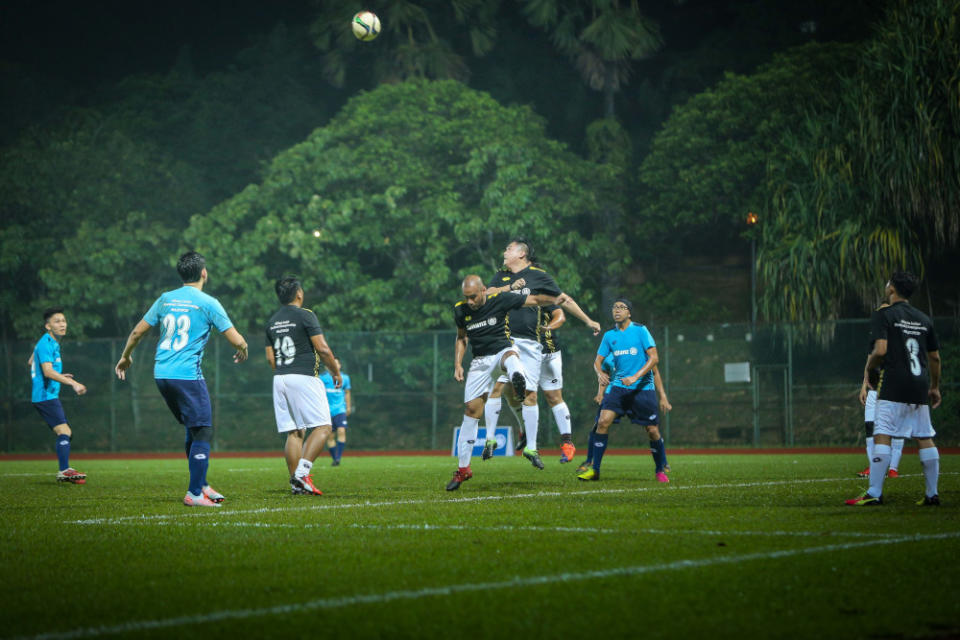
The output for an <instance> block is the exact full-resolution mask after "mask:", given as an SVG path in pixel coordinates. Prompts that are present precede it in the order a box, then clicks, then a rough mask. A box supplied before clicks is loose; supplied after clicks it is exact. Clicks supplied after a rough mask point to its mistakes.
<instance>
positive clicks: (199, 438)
mask: <svg viewBox="0 0 960 640" xmlns="http://www.w3.org/2000/svg"><path fill="white" fill-rule="evenodd" d="M190 436H191V439H192V440H193V441H194V442H210V441H211V440H213V427H190Z"/></svg>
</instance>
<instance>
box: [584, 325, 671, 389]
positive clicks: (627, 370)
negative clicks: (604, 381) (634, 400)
mask: <svg viewBox="0 0 960 640" xmlns="http://www.w3.org/2000/svg"><path fill="white" fill-rule="evenodd" d="M656 346H657V344H656V343H655V342H654V341H653V336H652V335H650V332H649V331H648V330H647V328H646V327H645V326H643V325H642V324H637V323H635V322H631V323H630V325H629V326H628V327H627V328H626V329H623V330H621V329H620V327H614V328H613V329H610V331H607V332H606V333H605V334H603V340H602V341H601V342H600V348H599V349H597V355H598V356H602V357H603V358H607V356H611V355H612V356H613V366H614V372H613V376H612V382H611V384H612V385H613V386H615V387H623V388H624V389H640V390H643V391H646V390H652V389H653V388H654V387H653V371H652V370H651V371H648V372H647V374H646V375H645V376H643V377H642V378H640V379H639V380H637V381H636V382H634V383H633V384H632V385H629V386H628V385H625V384H623V383H622V382H621V380H622V379H623V378H629V377H630V376H632V375H633V374H635V373H636V372H637V371H640V369H642V368H643V367H644V365H645V364H647V360H648V358H647V349H649V348H651V347H656Z"/></svg>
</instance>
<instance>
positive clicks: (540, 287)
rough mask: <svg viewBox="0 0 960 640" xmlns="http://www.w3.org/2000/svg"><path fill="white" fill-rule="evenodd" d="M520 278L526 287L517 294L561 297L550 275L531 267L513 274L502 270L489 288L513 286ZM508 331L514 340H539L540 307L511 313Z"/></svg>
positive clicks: (508, 320) (508, 319)
mask: <svg viewBox="0 0 960 640" xmlns="http://www.w3.org/2000/svg"><path fill="white" fill-rule="evenodd" d="M520 278H523V280H524V282H525V286H524V287H523V288H522V289H520V290H519V291H518V292H517V293H520V294H522V295H524V296H528V295H537V294H539V293H543V294H546V295H549V296H558V295H560V293H561V291H560V287H559V286H557V283H556V281H555V280H554V279H553V277H552V276H550V274H548V273H547V272H546V271H544V270H543V269H541V268H540V267H535V266H533V265H530V266H528V267H526V268H524V269H521V270H520V271H518V272H516V273H513V272H512V271H510V270H508V269H501V270H500V271H497V273H495V274H494V276H493V278H491V279H490V282H488V283H487V286H488V287H502V286H504V285H509V284H512V283H513V282H516V281H517V280H519V279H520ZM507 330H508V331H509V335H510V336H511V337H513V338H526V339H527V340H539V335H540V307H523V308H520V309H517V310H515V311H511V312H510V314H509V315H508V316H507Z"/></svg>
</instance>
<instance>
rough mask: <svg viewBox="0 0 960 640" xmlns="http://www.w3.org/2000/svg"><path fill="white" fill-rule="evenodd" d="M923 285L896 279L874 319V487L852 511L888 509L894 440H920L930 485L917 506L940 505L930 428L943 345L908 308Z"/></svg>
mask: <svg viewBox="0 0 960 640" xmlns="http://www.w3.org/2000/svg"><path fill="white" fill-rule="evenodd" d="M918 284H919V281H918V280H917V277H916V276H914V275H913V274H911V273H908V272H904V271H898V272H896V273H894V274H893V276H892V277H891V278H890V280H889V281H888V282H887V285H886V288H885V291H884V293H885V294H886V296H887V299H888V300H889V301H890V306H888V307H886V308H882V309H878V310H876V311H874V312H873V315H872V316H871V326H872V333H873V339H874V344H873V351H872V352H871V353H870V355H869V356H867V363H866V365H865V366H864V370H863V383H864V385H866V386H867V387H868V388H872V386H873V385H872V382H871V380H870V372H871V370H873V369H875V368H877V367H879V366H881V365H882V366H883V379H882V380H881V382H880V386H879V389H877V406H876V415H875V416H874V424H873V439H874V446H873V457H872V458H871V460H870V486H869V487H868V488H867V490H866V491H864V492H863V493H862V494H861V495H859V496H857V497H856V498H852V499H850V500H847V501H846V503H847V504H848V505H850V506H858V507H859V506H875V505H882V504H883V481H884V479H885V478H886V475H887V469H888V468H889V466H890V454H891V447H890V442H891V438H894V437H899V438H915V439H916V440H917V446H918V447H919V451H918V457H919V458H920V465H921V466H922V468H923V476H924V481H925V484H926V486H925V489H926V491H925V493H924V497H923V498H922V499H921V500H920V501H919V502H918V503H917V504H919V505H928V506H937V505H939V504H940V496H939V494H938V491H937V484H938V480H939V476H940V453H939V451H938V450H937V447H936V445H935V444H934V442H933V437H934V436H935V435H936V432H935V431H934V429H933V425H932V424H931V422H930V409H931V408H934V409H936V408H937V407H938V406H940V401H941V397H940V368H941V363H940V343H939V341H938V340H937V333H936V331H935V330H934V328H933V322H931V320H930V318H929V317H927V316H926V314H924V313H923V312H921V311H919V310H918V309H916V308H915V307H913V306H911V305H910V303H909V302H908V299H909V297H910V295H911V294H913V292H914V291H915V290H916V289H917V286H918Z"/></svg>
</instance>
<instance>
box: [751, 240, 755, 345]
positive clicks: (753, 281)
mask: <svg viewBox="0 0 960 640" xmlns="http://www.w3.org/2000/svg"><path fill="white" fill-rule="evenodd" d="M756 324H757V239H756V238H755V237H753V236H751V237H750V331H751V332H753V331H754V327H756Z"/></svg>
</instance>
